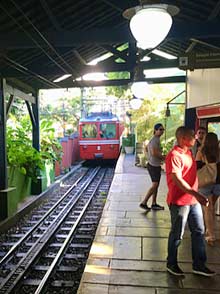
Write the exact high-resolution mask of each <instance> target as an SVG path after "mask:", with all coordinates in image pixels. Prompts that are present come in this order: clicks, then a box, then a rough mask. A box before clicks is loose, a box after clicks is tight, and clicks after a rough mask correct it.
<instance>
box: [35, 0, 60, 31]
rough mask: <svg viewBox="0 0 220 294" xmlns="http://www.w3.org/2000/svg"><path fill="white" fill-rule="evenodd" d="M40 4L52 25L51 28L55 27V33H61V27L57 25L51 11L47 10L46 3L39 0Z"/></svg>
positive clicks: (43, 0)
mask: <svg viewBox="0 0 220 294" xmlns="http://www.w3.org/2000/svg"><path fill="white" fill-rule="evenodd" d="M40 3H41V5H42V7H43V9H44V11H45V12H46V14H47V16H48V18H49V19H50V21H51V23H52V24H53V26H54V27H55V29H56V30H57V31H61V26H60V24H59V23H58V21H57V19H56V17H55V16H54V15H53V13H52V11H51V9H50V8H49V6H48V4H47V2H46V1H45V0H40Z"/></svg>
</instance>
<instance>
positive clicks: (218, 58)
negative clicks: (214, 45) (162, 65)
mask: <svg viewBox="0 0 220 294" xmlns="http://www.w3.org/2000/svg"><path fill="white" fill-rule="evenodd" d="M218 67H220V51H219V52H217V51H216V52H206V53H198V52H197V53H195V52H191V53H186V54H184V55H181V56H179V68H180V69H183V70H187V69H189V70H194V69H201V68H218Z"/></svg>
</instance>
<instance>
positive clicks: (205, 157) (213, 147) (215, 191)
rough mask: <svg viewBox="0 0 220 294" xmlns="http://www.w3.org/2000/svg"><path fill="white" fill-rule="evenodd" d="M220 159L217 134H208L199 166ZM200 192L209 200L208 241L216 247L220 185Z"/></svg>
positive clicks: (209, 186)
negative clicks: (216, 222)
mask: <svg viewBox="0 0 220 294" xmlns="http://www.w3.org/2000/svg"><path fill="white" fill-rule="evenodd" d="M219 159H220V152H219V143H218V137H217V135H216V134H215V133H212V132H210V133H207V134H206V136H205V140H204V143H203V145H202V146H201V147H200V149H199V150H198V152H197V154H196V161H197V166H201V165H202V164H205V163H206V162H208V163H217V162H219ZM199 192H200V193H202V194H203V195H205V196H206V197H207V198H208V199H209V206H208V207H203V213H204V221H205V227H206V237H205V239H206V241H207V243H208V244H209V245H214V242H215V240H216V238H215V203H216V200H217V199H218V197H219V196H220V184H211V185H208V186H205V187H203V188H200V189H199Z"/></svg>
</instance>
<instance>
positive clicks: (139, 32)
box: [130, 7, 172, 50]
mask: <svg viewBox="0 0 220 294" xmlns="http://www.w3.org/2000/svg"><path fill="white" fill-rule="evenodd" d="M171 25H172V17H171V15H170V14H169V13H168V12H167V11H166V9H165V8H159V7H149V8H143V9H140V10H139V11H137V12H136V14H135V15H134V16H133V17H132V18H131V21H130V29H131V32H132V34H133V36H134V38H135V39H136V40H137V46H138V47H140V48H142V49H144V50H145V49H152V48H155V47H156V46H157V45H159V44H160V43H161V42H162V41H163V40H164V39H165V37H166V36H167V34H168V32H169V30H170V28H171Z"/></svg>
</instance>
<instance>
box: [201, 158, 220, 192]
mask: <svg viewBox="0 0 220 294" xmlns="http://www.w3.org/2000/svg"><path fill="white" fill-rule="evenodd" d="M197 176H198V183H199V188H202V187H205V186H208V185H212V184H215V183H216V178H217V164H216V163H206V164H205V165H203V167H202V168H200V169H198V170H197Z"/></svg>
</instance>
